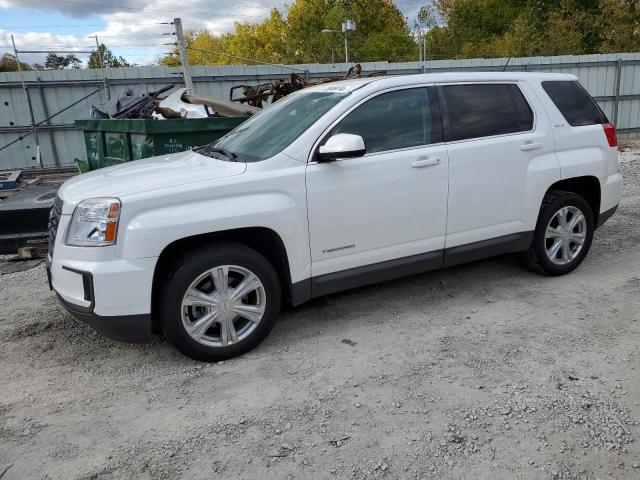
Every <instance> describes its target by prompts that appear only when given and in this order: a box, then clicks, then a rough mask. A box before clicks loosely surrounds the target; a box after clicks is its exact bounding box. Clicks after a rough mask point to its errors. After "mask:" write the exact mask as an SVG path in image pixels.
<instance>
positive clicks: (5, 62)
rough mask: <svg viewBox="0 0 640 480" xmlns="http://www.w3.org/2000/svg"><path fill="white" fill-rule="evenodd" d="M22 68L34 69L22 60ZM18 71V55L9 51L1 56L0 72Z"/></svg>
mask: <svg viewBox="0 0 640 480" xmlns="http://www.w3.org/2000/svg"><path fill="white" fill-rule="evenodd" d="M20 68H21V69H22V70H32V68H31V66H30V65H29V64H27V63H24V62H20ZM16 71H18V62H16V57H15V56H14V55H11V54H9V53H5V54H4V55H3V56H2V58H0V72H16Z"/></svg>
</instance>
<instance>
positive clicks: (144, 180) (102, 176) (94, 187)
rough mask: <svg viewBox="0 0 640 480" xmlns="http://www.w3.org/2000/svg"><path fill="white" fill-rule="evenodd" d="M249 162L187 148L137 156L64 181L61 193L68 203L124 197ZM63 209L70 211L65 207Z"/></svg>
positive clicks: (231, 171)
mask: <svg viewBox="0 0 640 480" xmlns="http://www.w3.org/2000/svg"><path fill="white" fill-rule="evenodd" d="M246 168H247V164H246V163H238V162H227V161H224V160H218V159H215V158H211V157H206V156H204V155H200V154H198V153H195V152H192V151H187V152H180V153H173V154H170V155H162V156H158V157H151V158H145V159H144V160H135V161H133V162H127V163H123V164H120V165H116V166H113V167H107V168H101V169H99V170H95V171H93V172H89V173H85V174H84V175H79V176H77V177H74V178H72V179H71V180H69V181H67V182H65V183H64V184H63V185H62V187H60V190H59V191H58V195H59V196H60V198H61V199H62V200H63V201H64V203H65V207H66V206H67V204H69V206H70V207H72V206H75V205H77V204H78V203H79V202H81V201H82V200H85V199H87V198H96V197H118V198H119V197H124V196H126V195H129V194H132V193H141V192H148V191H151V190H158V189H162V188H167V187H175V186H178V185H184V184H187V183H194V182H203V181H207V180H214V179H217V178H225V177H231V176H233V175H240V174H242V173H243V172H244V171H245V170H246ZM64 210H65V211H64V212H63V213H71V212H69V211H67V208H65V209H64Z"/></svg>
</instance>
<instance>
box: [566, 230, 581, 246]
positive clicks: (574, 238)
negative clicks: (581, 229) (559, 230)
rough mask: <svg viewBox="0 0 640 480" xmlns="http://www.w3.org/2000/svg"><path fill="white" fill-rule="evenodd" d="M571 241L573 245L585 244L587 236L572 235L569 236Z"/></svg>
mask: <svg viewBox="0 0 640 480" xmlns="http://www.w3.org/2000/svg"><path fill="white" fill-rule="evenodd" d="M569 239H570V240H571V241H572V242H573V243H577V244H578V245H582V244H584V239H585V234H584V233H572V234H570V235H569Z"/></svg>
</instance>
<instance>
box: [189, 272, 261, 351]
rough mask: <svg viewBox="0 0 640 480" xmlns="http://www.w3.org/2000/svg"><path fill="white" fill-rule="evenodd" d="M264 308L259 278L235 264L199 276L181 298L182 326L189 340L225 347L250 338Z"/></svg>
mask: <svg viewBox="0 0 640 480" xmlns="http://www.w3.org/2000/svg"><path fill="white" fill-rule="evenodd" d="M265 309H266V292H265V288H264V285H263V284H262V282H261V281H260V279H259V278H258V276H257V275H256V274H255V273H253V272H252V271H250V270H248V269H247V268H244V267H240V266H237V265H220V266H217V267H215V268H212V269H210V270H207V271H206V272H204V273H202V274H201V275H200V276H198V278H196V279H195V280H194V281H193V282H191V284H190V285H189V287H188V288H187V290H186V292H185V294H184V297H183V299H182V308H181V312H182V324H183V326H184V328H185V330H186V332H187V333H188V334H189V336H190V337H191V338H193V339H194V340H195V341H197V342H198V343H201V344H203V345H206V346H209V347H227V346H230V345H234V344H237V343H238V342H240V341H242V340H243V339H245V338H247V337H248V336H249V335H251V334H252V333H253V332H254V331H255V329H256V328H257V327H258V325H259V323H260V321H261V320H262V318H263V316H264V313H265Z"/></svg>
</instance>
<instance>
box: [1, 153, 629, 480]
mask: <svg viewBox="0 0 640 480" xmlns="http://www.w3.org/2000/svg"><path fill="white" fill-rule="evenodd" d="M621 168H622V169H623V172H624V174H625V181H626V185H625V191H624V199H623V201H622V204H621V207H620V210H619V213H618V214H617V215H616V216H615V217H614V218H613V219H612V220H610V221H609V223H607V224H606V225H605V226H604V227H603V228H602V229H601V230H599V231H598V232H597V233H596V238H595V240H594V244H593V247H592V250H591V253H590V255H589V257H588V258H587V260H586V261H585V263H584V264H583V265H582V266H581V267H580V268H579V269H578V271H576V272H575V273H573V274H572V275H570V276H568V277H564V278H545V277H542V276H539V275H537V274H534V273H531V272H529V271H527V270H525V269H523V268H522V267H521V266H520V264H519V261H518V258H517V257H515V256H506V257H501V258H496V259H492V260H487V261H482V262H477V263H474V264H471V265H466V266H460V267H457V268H453V269H450V270H446V271H441V272H435V273H429V274H424V275H419V276H414V277H411V278H406V279H403V280H399V281H394V282H388V283H385V284H381V285H376V286H374V287H367V288H362V289H358V290H354V291H350V292H346V293H343V294H339V295H332V296H329V297H326V298H322V299H319V300H316V301H313V302H311V303H309V304H306V305H304V306H302V307H301V308H298V309H295V310H291V311H288V312H285V313H284V314H283V316H282V319H281V320H280V321H279V323H278V324H277V326H276V328H275V330H274V331H273V333H272V334H271V336H270V337H269V338H268V339H267V341H266V342H265V343H264V344H263V345H262V346H261V347H260V348H258V349H257V350H255V351H253V352H252V353H250V354H248V355H246V356H244V357H242V358H238V359H234V360H232V361H227V362H221V363H219V364H211V365H206V364H199V363H197V362H194V361H191V360H189V359H187V358H185V357H183V356H181V355H179V354H177V353H176V352H174V350H173V349H171V348H170V347H169V346H168V345H167V344H166V343H165V342H164V341H162V340H157V341H156V342H155V343H153V344H151V345H144V346H136V345H128V344H122V343H117V342H113V341H110V340H107V339H105V338H103V337H101V336H99V335H97V334H96V333H94V332H93V331H92V330H91V329H89V328H88V327H85V326H83V325H81V324H79V323H77V322H76V321H74V320H73V319H72V317H71V316H69V315H68V314H67V313H65V312H64V311H63V310H62V308H61V307H59V306H58V303H57V301H56V300H55V299H54V298H53V296H52V294H51V293H50V292H49V291H48V289H47V287H46V285H45V272H44V267H43V266H42V265H40V266H38V267H36V268H33V269H31V270H29V271H24V272H19V273H12V274H7V275H2V276H0V285H1V288H0V305H2V310H1V312H0V389H1V390H0V477H1V478H2V480H10V479H20V480H22V479H58V478H60V479H101V480H102V479H114V478H118V479H120V478H122V479H130V478H142V479H146V478H148V479H151V478H153V479H155V478H168V479H174V478H188V479H213V478H230V479H236V478H238V479H239V478H243V479H278V480H280V479H287V478H307V479H317V478H318V479H321V478H354V479H359V478H402V479H404V478H411V479H417V478H425V479H461V478H468V479H487V480H489V479H490V480H497V479H555V478H562V479H573V478H580V479H582V478H584V479H614V478H615V479H623V478H624V479H638V478H640V441H638V439H639V437H640V403H639V402H640V348H639V340H640V150H637V151H636V152H635V153H634V152H627V153H626V154H625V155H624V156H623V157H622V167H621ZM7 467H9V468H8V470H6V472H5V474H4V476H3V475H2V472H3V471H5V469H6V468H7Z"/></svg>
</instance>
